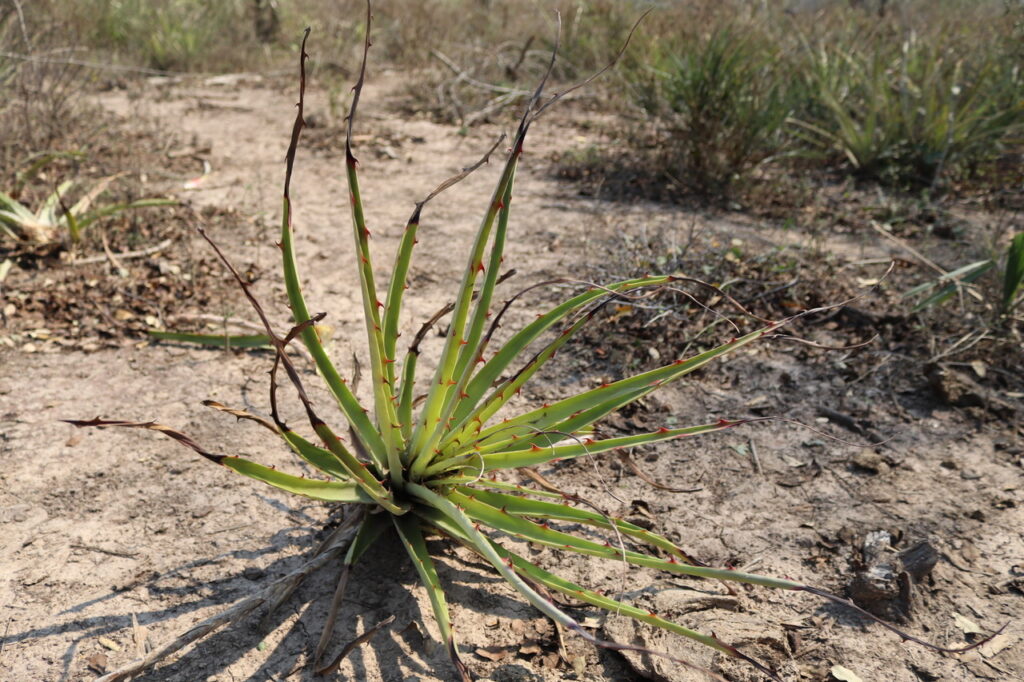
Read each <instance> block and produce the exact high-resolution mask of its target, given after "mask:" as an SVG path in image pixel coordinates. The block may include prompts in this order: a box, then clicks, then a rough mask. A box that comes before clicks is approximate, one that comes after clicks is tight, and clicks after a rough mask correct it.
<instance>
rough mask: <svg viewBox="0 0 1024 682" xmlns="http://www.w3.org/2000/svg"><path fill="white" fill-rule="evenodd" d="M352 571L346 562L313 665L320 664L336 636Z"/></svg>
mask: <svg viewBox="0 0 1024 682" xmlns="http://www.w3.org/2000/svg"><path fill="white" fill-rule="evenodd" d="M350 573H351V564H349V563H347V562H346V563H344V564H342V567H341V574H340V575H339V576H338V586H337V587H336V588H335V590H334V597H333V598H332V599H331V607H330V609H329V610H328V611H327V621H326V622H325V623H324V630H323V632H321V633H320V641H319V642H317V645H316V651H315V653H314V654H313V667H314V668H315V667H317V666H319V665H320V659H321V658H323V655H324V651H326V650H327V646H328V645H329V644H330V643H331V638H332V637H333V636H334V623H335V621H336V620H337V619H338V611H339V610H340V609H341V602H342V600H343V599H344V598H345V590H346V588H347V587H348V577H349V574H350Z"/></svg>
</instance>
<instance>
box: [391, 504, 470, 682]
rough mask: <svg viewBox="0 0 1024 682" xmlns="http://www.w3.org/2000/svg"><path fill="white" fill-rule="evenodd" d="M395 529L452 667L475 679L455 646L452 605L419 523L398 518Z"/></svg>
mask: <svg viewBox="0 0 1024 682" xmlns="http://www.w3.org/2000/svg"><path fill="white" fill-rule="evenodd" d="M392 519H393V520H394V522H395V528H396V529H397V530H398V537H399V538H400V539H401V540H402V546H404V547H405V551H406V552H408V553H409V558H410V559H412V565H413V566H414V567H415V568H416V572H417V573H418V574H419V576H420V582H422V583H423V586H424V587H425V588H426V589H427V596H429V597H430V606H431V608H432V609H433V611H434V621H435V622H436V623H437V628H438V630H440V631H441V639H442V640H443V641H444V644H445V648H447V649H448V654H449V655H450V656H451V658H452V663H453V664H454V665H455V667H456V668H457V669H458V670H459V673H460V675H461V676H462V678H463V679H464V680H469V679H472V678H470V677H469V671H468V669H467V668H466V666H465V664H464V663H463V662H462V661H461V660H460V659H459V651H458V645H457V644H456V642H455V635H454V634H453V633H452V622H451V616H450V615H449V614H448V602H447V601H446V600H445V596H444V589H443V588H442V587H441V579H440V578H439V577H438V575H437V567H436V566H435V565H434V560H433V559H432V558H431V557H430V551H429V550H428V549H427V543H426V542H425V541H424V539H423V532H422V531H421V530H420V522H419V519H417V518H415V517H413V516H410V515H406V516H394V517H392Z"/></svg>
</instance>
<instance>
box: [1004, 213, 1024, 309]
mask: <svg viewBox="0 0 1024 682" xmlns="http://www.w3.org/2000/svg"><path fill="white" fill-rule="evenodd" d="M1022 282H1024V232H1019V233H1018V234H1017V235H1016V236H1015V237H1014V238H1013V241H1012V242H1010V248H1009V249H1007V251H1006V270H1005V272H1004V273H1003V305H1002V310H1003V313H1008V312H1010V310H1011V309H1012V308H1013V307H1014V306H1015V305H1016V304H1015V303H1014V298H1016V296H1017V292H1018V291H1019V290H1020V286H1021V283H1022Z"/></svg>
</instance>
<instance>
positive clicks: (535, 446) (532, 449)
mask: <svg viewBox="0 0 1024 682" xmlns="http://www.w3.org/2000/svg"><path fill="white" fill-rule="evenodd" d="M530 452H543V448H540V447H538V446H537V445H531V446H530Z"/></svg>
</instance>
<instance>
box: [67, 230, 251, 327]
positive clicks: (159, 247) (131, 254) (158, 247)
mask: <svg viewBox="0 0 1024 682" xmlns="http://www.w3.org/2000/svg"><path fill="white" fill-rule="evenodd" d="M170 245H171V240H170V239H165V240H163V241H162V242H160V243H159V244H154V245H153V246H150V247H147V248H145V249H138V250H137V251H122V252H121V253H113V254H112V255H113V257H114V258H113V259H114V260H125V259H128V258H143V257H145V256H152V255H153V254H154V253H160V252H161V251H163V250H164V249H166V248H167V247H168V246H170ZM108 249H109V247H108ZM110 259H111V258H110V256H108V255H102V256H89V257H88V258H76V259H75V260H73V261H71V263H70V265H90V264H92V263H102V262H104V261H107V260H110ZM260 329H261V330H262V329H263V328H262V327H260Z"/></svg>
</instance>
